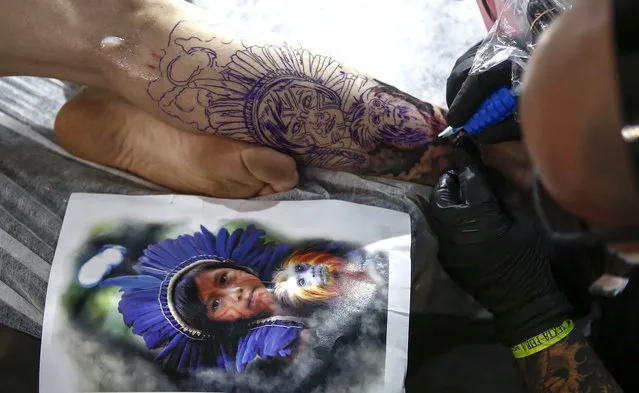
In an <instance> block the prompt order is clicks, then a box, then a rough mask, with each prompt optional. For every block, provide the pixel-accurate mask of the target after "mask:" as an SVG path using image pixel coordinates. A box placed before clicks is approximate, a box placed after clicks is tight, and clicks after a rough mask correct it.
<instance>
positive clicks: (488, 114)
mask: <svg viewBox="0 0 639 393" xmlns="http://www.w3.org/2000/svg"><path fill="white" fill-rule="evenodd" d="M515 111H517V99H516V98H515V94H514V92H513V91H511V90H510V89H509V88H507V87H506V86H503V87H500V88H499V89H497V91H495V92H494V93H492V94H491V95H490V96H488V98H486V100H485V101H484V102H483V103H482V104H481V105H480V106H479V109H477V112H475V114H474V115H473V116H472V117H471V118H470V119H469V120H468V122H467V123H466V124H464V125H463V126H462V127H459V128H452V127H448V128H446V129H445V130H444V131H442V133H440V134H439V137H440V138H446V137H448V136H451V135H453V134H456V133H457V132H459V131H460V130H462V129H464V130H466V132H468V133H470V134H478V133H479V132H481V131H482V130H484V129H485V128H486V127H490V126H492V125H495V124H497V123H499V122H501V121H503V120H504V119H506V118H507V117H508V116H510V115H512V114H514V113H515Z"/></svg>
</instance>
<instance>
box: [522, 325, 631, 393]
mask: <svg viewBox="0 0 639 393" xmlns="http://www.w3.org/2000/svg"><path fill="white" fill-rule="evenodd" d="M518 362H519V365H520V367H521V368H522V370H523V373H524V378H525V379H526V383H527V386H528V391H529V392H535V393H564V392H565V393H581V392H584V393H586V392H587V393H599V392H601V393H618V392H622V390H621V388H620V387H619V386H618V385H617V383H616V382H615V381H614V379H613V378H612V376H611V375H610V374H609V373H608V371H607V370H606V368H605V367H604V365H603V364H602V363H601V361H600V360H599V358H597V355H596V354H595V352H594V351H593V350H592V348H591V347H590V345H588V342H587V341H586V339H585V337H583V335H581V333H580V332H578V331H573V332H572V333H571V334H570V335H568V337H566V338H565V339H564V340H562V341H560V342H559V343H557V344H555V345H553V346H552V347H550V348H548V349H546V350H544V351H541V352H539V353H537V354H535V355H532V356H529V357H526V358H523V359H519V360H518Z"/></svg>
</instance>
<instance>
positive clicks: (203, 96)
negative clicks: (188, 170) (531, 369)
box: [147, 22, 452, 184]
mask: <svg viewBox="0 0 639 393" xmlns="http://www.w3.org/2000/svg"><path fill="white" fill-rule="evenodd" d="M203 26H204V25H202V24H200V23H195V22H180V23H178V24H177V25H176V26H175V27H174V28H173V30H172V31H171V34H170V37H169V41H168V45H167V47H166V48H163V50H162V52H161V55H160V59H159V62H158V64H157V65H154V67H157V69H158V78H157V79H155V80H153V81H152V82H150V83H149V86H148V90H147V93H148V95H149V96H150V97H151V98H152V99H153V101H155V102H156V103H157V104H158V106H159V108H160V109H161V110H162V111H163V112H164V113H165V114H167V115H169V116H171V117H173V118H174V119H176V120H179V121H180V122H182V123H184V124H186V125H189V126H190V127H192V128H194V129H197V130H199V131H203V132H210V133H215V134H217V135H221V136H225V137H229V138H233V139H237V140H241V141H245V142H250V143H258V144H262V145H266V146H270V147H273V148H275V149H277V150H280V151H283V152H286V153H288V154H291V155H293V156H294V157H296V158H297V159H298V160H299V161H300V162H301V163H303V164H306V165H311V166H322V167H327V168H332V169H337V170H345V171H350V172H356V173H362V174H367V175H380V176H387V177H393V178H398V179H403V180H408V181H414V182H420V183H426V184H432V183H434V182H435V181H436V179H437V177H438V175H439V172H440V171H441V170H443V169H446V168H447V167H448V166H449V165H450V159H449V156H450V153H451V151H452V149H451V147H450V146H447V145H445V144H440V145H439V146H434V145H433V143H434V141H435V140H436V138H437V134H438V133H439V132H440V131H441V130H442V129H444V128H445V126H446V124H445V114H444V113H443V111H442V110H441V109H439V108H437V107H434V106H432V105H430V104H427V103H424V102H421V101H419V100H417V99H415V98H414V97H411V96H409V95H407V94H405V93H402V92H400V91H398V90H397V89H395V88H393V87H391V86H388V85H386V84H384V83H381V82H379V81H377V80H374V79H372V78H369V77H367V76H365V75H363V74H359V73H357V72H355V71H353V70H350V69H348V68H345V67H343V66H342V65H341V64H340V63H339V62H337V61H335V60H333V59H331V58H329V57H326V56H322V55H314V54H311V53H310V52H309V51H307V50H304V49H301V48H298V47H294V46H291V45H288V44H284V45H281V46H275V45H263V46H259V45H245V44H244V43H241V42H238V41H233V40H230V39H222V38H220V37H217V36H215V35H214V34H212V30H210V29H207V28H205V27H203Z"/></svg>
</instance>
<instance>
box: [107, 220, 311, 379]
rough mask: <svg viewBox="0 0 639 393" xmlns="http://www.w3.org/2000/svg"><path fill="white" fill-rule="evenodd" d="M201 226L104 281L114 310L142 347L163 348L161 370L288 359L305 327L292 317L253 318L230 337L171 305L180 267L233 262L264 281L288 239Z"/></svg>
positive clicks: (251, 229)
mask: <svg viewBox="0 0 639 393" xmlns="http://www.w3.org/2000/svg"><path fill="white" fill-rule="evenodd" d="M200 229H201V232H196V233H195V234H193V235H181V236H179V237H178V238H177V239H166V240H163V241H161V242H160V243H158V244H154V245H151V246H149V247H147V248H146V249H145V250H144V255H143V256H142V257H141V258H140V260H139V263H138V264H137V265H136V267H135V269H136V270H137V271H138V272H139V275H136V276H122V277H115V278H111V279H107V280H105V281H104V282H103V283H102V284H101V285H102V286H119V287H121V289H120V292H122V297H121V299H120V302H119V305H118V310H119V311H120V313H121V314H122V316H123V319H124V323H125V324H126V325H127V326H129V327H133V333H134V334H137V335H139V336H142V338H143V339H144V342H145V343H146V346H147V348H149V349H160V348H163V350H162V351H161V352H160V353H159V354H158V355H157V357H156V359H157V360H158V361H159V362H161V363H162V364H163V365H164V367H165V368H167V369H171V370H176V371H197V370H201V369H207V368H219V369H224V370H227V371H242V370H244V368H246V366H247V365H248V364H249V363H250V362H251V361H253V360H254V359H256V358H257V357H259V358H262V359H268V358H273V357H286V356H289V355H290V354H291V353H292V350H293V346H294V344H295V341H296V339H297V337H298V336H299V334H300V333H301V331H302V330H303V329H304V325H303V324H302V323H301V322H300V321H299V320H298V319H296V318H290V317H272V318H268V319H261V320H257V321H252V322H250V323H249V324H248V326H247V327H246V331H245V332H242V333H241V334H237V335H233V336H232V337H222V336H216V335H215V333H211V332H203V331H201V330H199V329H197V328H195V327H193V326H188V324H186V323H185V322H184V321H183V320H182V319H181V318H180V316H179V315H178V314H177V312H176V311H175V309H174V304H173V299H172V289H173V286H174V285H175V283H176V282H177V281H178V279H179V277H181V276H182V275H183V274H184V273H185V272H187V271H190V270H191V269H192V268H194V267H195V266H197V265H199V264H201V263H211V262H214V263H231V264H236V265H237V266H238V267H241V268H243V269H248V270H250V271H251V272H252V273H253V274H255V275H256V276H258V277H259V278H260V279H261V280H262V281H263V282H269V281H271V279H272V276H273V271H274V269H276V268H278V267H279V266H280V265H281V263H282V261H283V260H284V259H285V258H286V257H287V256H288V255H289V254H290V253H291V251H292V250H291V248H290V247H289V246H288V245H286V244H275V243H265V242H264V239H263V236H264V231H261V230H258V229H256V228H255V227H254V226H252V225H251V226H249V227H247V228H246V229H245V230H243V229H237V230H235V231H233V233H231V234H229V232H228V231H227V230H226V229H225V228H223V229H221V230H220V231H219V232H218V234H217V236H215V235H213V234H212V233H211V232H209V231H208V230H207V229H206V228H204V227H203V226H201V227H200Z"/></svg>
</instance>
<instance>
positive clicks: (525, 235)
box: [427, 165, 570, 345]
mask: <svg viewBox="0 0 639 393" xmlns="http://www.w3.org/2000/svg"><path fill="white" fill-rule="evenodd" d="M490 180H491V184H492V186H491V185H489V177H488V176H487V175H486V174H485V173H484V172H483V171H480V170H479V169H478V166H476V165H471V166H470V167H465V168H463V169H462V170H461V171H460V172H456V171H449V172H447V173H446V174H444V175H443V176H442V177H441V178H440V180H439V182H438V184H437V186H436V188H435V189H434V190H433V194H432V195H431V199H430V202H429V207H428V212H427V217H428V222H429V224H430V226H431V228H432V230H433V231H434V232H435V234H436V235H437V237H438V239H439V259H440V262H441V264H442V267H443V268H444V270H445V271H446V272H447V273H448V274H449V275H450V276H451V278H452V279H453V280H454V281H455V282H457V283H458V284H459V286H460V287H461V288H462V289H463V290H464V291H466V292H467V293H469V294H470V295H472V296H473V297H474V298H475V299H476V300H477V301H478V302H479V303H480V304H481V305H482V306H484V307H485V308H486V309H488V310H489V311H491V312H492V313H493V315H494V317H495V324H496V328H497V331H498V333H499V335H500V336H501V338H502V340H503V341H504V343H506V344H508V345H515V344H518V343H520V342H522V341H524V340H526V339H528V338H530V337H532V336H534V335H536V334H539V333H541V332H543V331H545V330H547V329H549V328H550V327H552V326H556V325H557V324H559V323H561V322H562V321H563V319H564V318H565V317H566V315H567V313H568V312H569V311H570V305H569V304H568V302H567V300H566V299H565V297H564V296H563V294H562V293H561V292H559V290H558V289H557V287H556V285H555V282H554V279H553V276H552V272H551V268H550V258H551V256H550V248H549V247H547V246H548V245H549V243H547V242H546V241H545V239H544V237H543V235H542V232H541V231H540V230H538V228H537V227H536V225H535V220H534V217H533V216H532V215H531V213H530V212H529V211H528V209H527V208H525V207H524V203H523V201H522V199H521V197H520V195H519V190H517V189H515V187H514V186H512V185H511V184H509V183H507V182H506V180H505V179H504V178H503V177H500V176H499V175H498V174H497V173H493V172H491V173H490Z"/></svg>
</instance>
